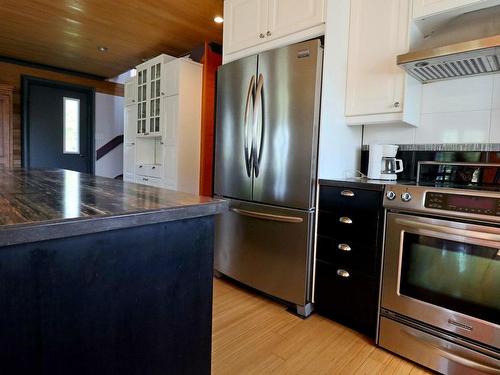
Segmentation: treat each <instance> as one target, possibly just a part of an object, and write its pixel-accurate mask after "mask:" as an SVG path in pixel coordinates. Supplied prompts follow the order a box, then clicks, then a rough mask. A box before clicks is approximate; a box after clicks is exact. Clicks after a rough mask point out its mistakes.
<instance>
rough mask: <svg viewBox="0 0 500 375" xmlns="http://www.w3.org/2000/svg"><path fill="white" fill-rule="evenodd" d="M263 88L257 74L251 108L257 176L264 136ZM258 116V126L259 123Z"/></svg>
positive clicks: (257, 174) (262, 77) (262, 82)
mask: <svg viewBox="0 0 500 375" xmlns="http://www.w3.org/2000/svg"><path fill="white" fill-rule="evenodd" d="M263 89H264V76H263V75H262V74H260V75H259V80H258V82H257V90H256V92H255V103H254V109H253V140H252V153H253V165H254V171H255V177H259V173H260V159H261V156H262V153H261V151H262V150H261V148H262V140H263V138H264V114H263V113H262V99H263V97H262V90H263ZM259 117H260V120H261V121H260V127H259V126H258V125H259ZM257 140H258V141H257Z"/></svg>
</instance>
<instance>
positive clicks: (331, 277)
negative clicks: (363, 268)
mask: <svg viewBox="0 0 500 375" xmlns="http://www.w3.org/2000/svg"><path fill="white" fill-rule="evenodd" d="M377 290H378V280H377V279H376V278H371V277H366V276H363V275H361V274H360V273H358V272H356V271H353V270H352V269H351V268H349V267H348V266H343V265H340V264H339V265H333V264H329V263H324V262H322V261H320V260H318V261H317V262H316V300H315V309H316V311H317V312H318V314H321V315H324V316H326V317H328V318H330V319H333V320H335V321H337V322H339V323H341V324H344V325H346V326H348V327H350V328H352V329H354V330H356V331H358V332H361V333H363V334H365V335H367V336H370V337H372V338H374V337H375V331H376V327H377V310H378V294H377V293H375V291H377Z"/></svg>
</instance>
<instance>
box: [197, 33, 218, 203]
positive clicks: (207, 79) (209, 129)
mask: <svg viewBox="0 0 500 375" xmlns="http://www.w3.org/2000/svg"><path fill="white" fill-rule="evenodd" d="M202 62H203V88H202V93H203V95H202V110H201V160H200V167H201V168H200V195H206V196H212V194H213V172H214V142H215V100H216V95H217V92H216V86H217V85H216V83H217V68H218V67H219V66H220V65H221V64H222V55H221V54H218V53H216V52H214V51H213V50H212V49H211V48H210V46H209V44H208V43H205V53H204V56H203V60H202Z"/></svg>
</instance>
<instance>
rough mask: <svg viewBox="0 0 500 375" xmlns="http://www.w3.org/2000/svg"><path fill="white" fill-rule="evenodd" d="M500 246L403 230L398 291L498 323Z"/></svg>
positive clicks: (499, 318) (499, 308) (499, 314)
mask: <svg viewBox="0 0 500 375" xmlns="http://www.w3.org/2000/svg"><path fill="white" fill-rule="evenodd" d="M499 280H500V250H499V249H497V248H492V247H486V246H480V245H476V244H472V243H462V242H455V241H450V240H445V239H441V238H436V237H428V236H423V235H417V234H413V233H405V234H404V242H403V264H402V269H401V286H400V293H401V294H404V295H406V296H409V297H412V298H415V299H418V300H420V301H424V302H427V303H430V304H433V305H437V306H441V307H444V308H447V309H449V310H454V311H458V312H461V313H463V314H467V315H470V316H473V317H475V318H479V319H483V320H486V321H489V322H492V323H495V324H500V282H499Z"/></svg>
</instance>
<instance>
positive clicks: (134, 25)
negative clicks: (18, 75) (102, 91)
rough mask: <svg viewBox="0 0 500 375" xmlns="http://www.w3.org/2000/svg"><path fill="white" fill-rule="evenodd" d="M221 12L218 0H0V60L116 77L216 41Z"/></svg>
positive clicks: (219, 32)
mask: <svg viewBox="0 0 500 375" xmlns="http://www.w3.org/2000/svg"><path fill="white" fill-rule="evenodd" d="M222 8H223V0H181V1H180V0H135V1H133V0H123V1H117V0H1V1H0V56H3V57H10V58H15V59H19V60H24V61H29V62H34V63H39V64H45V65H51V66H55V67H59V68H64V69H70V70H74V71H78V72H84V73H89V74H94V75H97V76H102V77H115V76H117V75H119V74H121V73H123V72H125V71H126V70H128V69H130V68H131V67H134V66H135V65H137V64H139V63H141V62H142V60H143V59H147V58H151V57H154V56H156V55H158V54H160V53H166V54H169V55H172V56H182V55H185V54H186V53H188V52H190V51H191V50H192V49H193V48H194V47H196V46H198V45H200V44H202V43H203V42H204V41H208V42H210V41H215V42H218V43H221V42H222V25H220V24H216V23H215V22H214V21H213V18H214V17H215V16H217V15H222ZM99 46H103V47H107V48H108V50H107V52H104V53H103V52H99V51H98V47H99Z"/></svg>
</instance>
